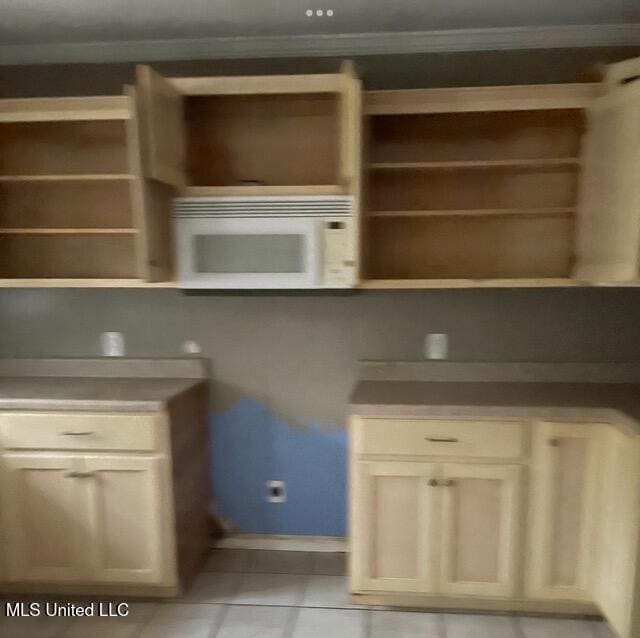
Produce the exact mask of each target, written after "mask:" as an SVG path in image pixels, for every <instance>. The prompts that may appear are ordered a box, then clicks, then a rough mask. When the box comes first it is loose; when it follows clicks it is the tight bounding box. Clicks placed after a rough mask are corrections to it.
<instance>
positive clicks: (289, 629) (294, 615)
mask: <svg viewBox="0 0 640 638" xmlns="http://www.w3.org/2000/svg"><path fill="white" fill-rule="evenodd" d="M301 609H302V607H290V610H291V613H290V614H289V619H288V621H287V623H286V625H285V628H284V631H283V633H282V637H283V638H293V634H294V632H295V630H296V624H297V623H298V618H299V617H300V610H301Z"/></svg>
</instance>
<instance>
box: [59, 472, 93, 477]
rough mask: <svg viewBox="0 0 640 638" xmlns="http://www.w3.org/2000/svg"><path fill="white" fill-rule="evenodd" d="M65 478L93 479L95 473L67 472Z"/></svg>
mask: <svg viewBox="0 0 640 638" xmlns="http://www.w3.org/2000/svg"><path fill="white" fill-rule="evenodd" d="M65 476H66V477H67V478H91V477H92V476H93V472H67V473H66V474H65Z"/></svg>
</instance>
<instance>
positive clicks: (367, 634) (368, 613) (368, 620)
mask: <svg viewBox="0 0 640 638" xmlns="http://www.w3.org/2000/svg"><path fill="white" fill-rule="evenodd" d="M363 623H364V638H371V630H372V629H373V627H372V625H373V610H371V609H367V610H365V614H364V619H363Z"/></svg>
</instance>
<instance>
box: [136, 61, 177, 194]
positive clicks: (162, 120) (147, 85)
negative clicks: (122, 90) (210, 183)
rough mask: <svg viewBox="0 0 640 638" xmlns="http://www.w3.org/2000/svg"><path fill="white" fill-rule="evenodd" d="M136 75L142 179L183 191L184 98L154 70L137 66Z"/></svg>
mask: <svg viewBox="0 0 640 638" xmlns="http://www.w3.org/2000/svg"><path fill="white" fill-rule="evenodd" d="M136 75H137V91H136V95H137V103H138V120H139V133H140V145H141V155H142V172H143V175H144V176H145V177H150V178H152V179H155V180H157V181H159V182H164V183H165V184H170V185H171V186H174V187H176V188H182V187H183V186H184V184H185V167H186V149H185V134H184V112H183V97H182V95H181V94H180V92H179V91H178V90H176V89H175V88H174V87H173V86H172V84H171V83H170V82H169V81H168V80H167V79H166V78H164V77H162V76H161V75H160V74H159V73H156V72H155V71H154V70H153V69H152V68H151V67H148V66H142V65H141V66H138V67H137V68H136Z"/></svg>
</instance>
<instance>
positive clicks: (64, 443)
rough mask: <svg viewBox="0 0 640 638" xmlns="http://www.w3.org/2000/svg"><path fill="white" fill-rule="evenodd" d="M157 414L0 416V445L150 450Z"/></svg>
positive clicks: (155, 435) (155, 440) (155, 436)
mask: <svg viewBox="0 0 640 638" xmlns="http://www.w3.org/2000/svg"><path fill="white" fill-rule="evenodd" d="M159 421H160V417H159V415H157V414H93V413H92V414H87V413H78V412H69V413H64V412H55V413H45V412H31V413H29V412H22V413H11V414H6V413H5V414H0V444H1V445H2V446H3V447H4V448H7V449H46V450H123V451H124V450H129V451H140V452H147V451H149V452H150V451H153V450H155V449H156V447H157V445H158V440H159V438H158V429H159Z"/></svg>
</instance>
